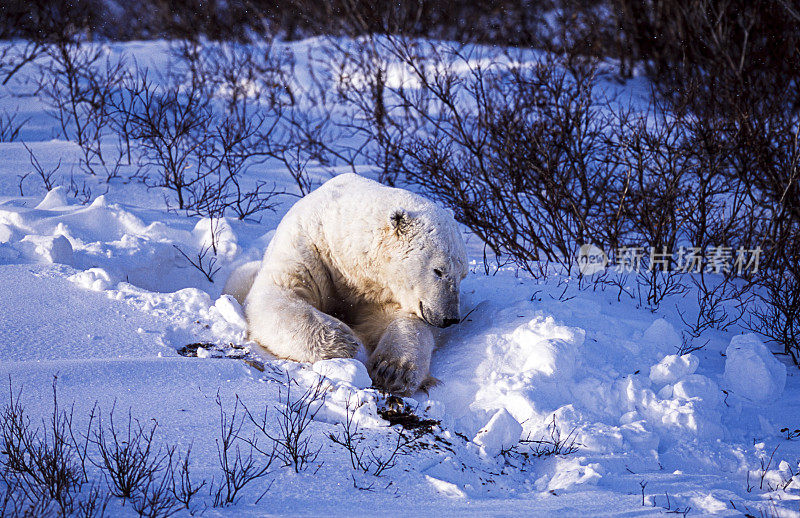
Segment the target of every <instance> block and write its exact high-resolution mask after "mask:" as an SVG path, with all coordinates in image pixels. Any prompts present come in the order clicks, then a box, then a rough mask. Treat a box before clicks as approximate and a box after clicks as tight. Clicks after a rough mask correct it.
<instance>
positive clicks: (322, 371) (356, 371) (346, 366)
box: [313, 358, 372, 388]
mask: <svg viewBox="0 0 800 518" xmlns="http://www.w3.org/2000/svg"><path fill="white" fill-rule="evenodd" d="M313 370H314V372H316V373H317V374H319V375H320V376H325V377H326V378H328V379H331V380H335V381H339V382H343V383H347V384H348V385H352V386H353V387H355V388H369V387H370V386H372V380H371V379H370V377H369V373H367V368H366V367H365V366H364V364H363V363H361V362H360V361H358V360H352V359H348V358H333V359H330V360H320V361H318V362H316V363H314V365H313Z"/></svg>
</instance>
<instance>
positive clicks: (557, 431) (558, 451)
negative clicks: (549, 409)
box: [520, 415, 580, 457]
mask: <svg viewBox="0 0 800 518" xmlns="http://www.w3.org/2000/svg"><path fill="white" fill-rule="evenodd" d="M577 430H578V428H577V427H575V428H573V429H572V430H570V431H569V432H568V433H566V434H564V432H563V431H562V430H561V427H560V426H558V422H557V421H556V416H555V415H553V419H552V421H551V422H550V424H549V425H548V426H547V434H546V435H543V436H542V437H540V438H538V439H531V438H530V435H529V436H528V437H526V438H525V439H521V440H520V443H521V444H528V445H532V446H531V453H532V454H533V455H534V456H536V457H547V456H550V455H571V454H573V453H575V452H577V451H578V447H579V446H580V444H579V443H578V442H577V435H576V432H577Z"/></svg>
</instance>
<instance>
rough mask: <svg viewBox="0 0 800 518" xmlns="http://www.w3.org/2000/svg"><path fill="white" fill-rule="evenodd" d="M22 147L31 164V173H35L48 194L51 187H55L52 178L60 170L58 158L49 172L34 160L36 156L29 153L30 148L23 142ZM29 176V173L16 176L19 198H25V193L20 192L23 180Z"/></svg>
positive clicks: (36, 159)
mask: <svg viewBox="0 0 800 518" xmlns="http://www.w3.org/2000/svg"><path fill="white" fill-rule="evenodd" d="M22 145H23V146H24V147H25V150H26V151H27V152H28V158H29V160H30V162H31V167H33V171H34V172H35V173H36V176H38V177H39V179H40V180H41V181H42V186H43V187H44V188H45V190H46V191H48V192H49V191H51V190H53V187H54V186H55V179H54V178H53V177H54V175H55V174H56V173H57V172H58V170H59V169H60V168H61V159H60V158H59V159H58V163H57V164H56V166H55V167H54V168H53V169H49V170H48V169H45V168H44V166H42V164H41V163H40V162H39V159H38V158H36V155H34V154H33V151H31V148H29V147H28V145H27V144H25V143H24V142H23V143H22ZM30 174H31V173H25V174H23V175H19V176H18V178H19V194H20V196H25V193H24V192H23V190H22V184H23V182H24V181H25V179H26V178H27V177H28V176H30Z"/></svg>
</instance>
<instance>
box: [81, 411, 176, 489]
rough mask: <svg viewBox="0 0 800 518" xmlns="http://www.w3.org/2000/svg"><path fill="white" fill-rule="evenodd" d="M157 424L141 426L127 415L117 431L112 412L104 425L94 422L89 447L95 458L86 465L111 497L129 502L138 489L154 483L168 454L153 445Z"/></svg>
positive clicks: (101, 422) (151, 423) (100, 421)
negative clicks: (100, 477) (106, 486)
mask: <svg viewBox="0 0 800 518" xmlns="http://www.w3.org/2000/svg"><path fill="white" fill-rule="evenodd" d="M157 428H158V423H157V422H156V421H155V420H152V421H151V422H150V423H149V424H142V423H141V422H139V421H138V420H137V419H134V418H133V416H132V414H131V412H130V411H128V418H127V420H126V423H125V424H123V425H122V427H120V425H119V424H118V422H115V417H114V409H113V408H112V409H111V411H110V412H109V414H108V421H107V423H104V422H103V420H102V418H101V419H100V420H99V421H98V425H97V427H96V429H95V430H94V431H93V433H92V437H91V443H92V444H93V445H94V446H95V447H96V449H97V453H98V456H99V458H97V459H95V458H93V457H90V461H91V462H92V464H94V465H95V466H96V467H97V468H100V469H101V470H103V473H104V474H105V476H106V477H107V478H108V480H109V486H110V489H111V494H113V495H114V496H116V497H118V498H125V499H132V498H134V497H135V496H137V495H136V492H137V491H138V490H140V489H141V488H142V487H147V486H148V485H149V484H151V483H152V481H153V480H155V479H156V475H157V474H158V473H159V472H161V471H162V470H163V469H164V467H165V465H166V464H167V461H168V459H169V452H168V451H164V450H162V449H161V448H160V447H158V445H157V444H156V443H155V441H154V436H155V433H156V429H157Z"/></svg>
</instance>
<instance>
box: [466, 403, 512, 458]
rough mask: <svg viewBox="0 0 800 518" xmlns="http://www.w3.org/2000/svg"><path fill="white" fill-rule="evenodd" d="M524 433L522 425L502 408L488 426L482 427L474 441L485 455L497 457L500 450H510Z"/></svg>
mask: <svg viewBox="0 0 800 518" xmlns="http://www.w3.org/2000/svg"><path fill="white" fill-rule="evenodd" d="M521 434H522V425H521V424H519V423H518V422H517V420H516V419H514V417H513V416H512V415H511V414H509V413H508V410H506V409H502V410H498V411H497V412H495V414H494V415H493V416H492V418H491V419H489V422H488V423H486V426H484V427H483V428H481V429H480V430H479V431H478V433H477V434H476V435H475V437H473V439H472V442H474V443H475V444H477V445H478V446H479V447H480V449H481V454H482V455H484V456H485V457H497V455H499V454H500V452H502V451H504V450H509V449H511V448H512V447H513V446H515V445H516V444H517V443H518V442H519V437H520V435H521Z"/></svg>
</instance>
